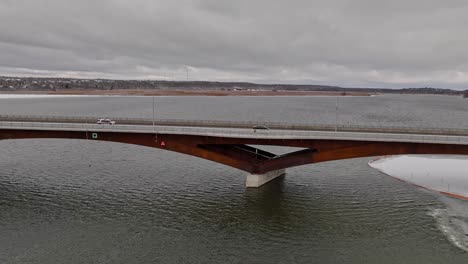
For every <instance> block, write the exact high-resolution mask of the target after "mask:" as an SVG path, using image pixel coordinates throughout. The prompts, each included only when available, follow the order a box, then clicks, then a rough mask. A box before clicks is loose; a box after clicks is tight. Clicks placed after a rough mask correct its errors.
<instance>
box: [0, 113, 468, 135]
mask: <svg viewBox="0 0 468 264" xmlns="http://www.w3.org/2000/svg"><path fill="white" fill-rule="evenodd" d="M107 118H110V119H112V120H115V121H116V122H117V125H118V124H122V125H146V126H151V125H152V124H153V120H151V119H147V118H129V117H107ZM96 120H97V118H96V117H89V116H88V117H78V116H76V117H74V116H35V115H0V121H2V122H14V123H16V124H17V125H18V124H19V123H21V122H36V123H47V126H48V127H50V125H51V123H67V124H76V125H83V124H87V125H90V124H96ZM154 122H155V125H157V126H174V127H179V131H180V129H183V128H184V127H190V129H191V131H193V128H194V127H205V128H249V129H253V128H254V127H256V126H264V127H267V128H269V129H275V130H289V131H291V130H305V131H340V132H368V133H403V134H428V135H460V136H465V135H468V129H461V128H436V127H411V126H377V125H366V126H363V125H353V124H338V125H335V124H304V123H301V124H299V123H284V122H257V121H223V120H183V119H157V120H155V121H154ZM5 125H6V123H4V124H3V126H5ZM77 128H78V127H77ZM255 130H256V131H257V132H260V131H261V129H255Z"/></svg>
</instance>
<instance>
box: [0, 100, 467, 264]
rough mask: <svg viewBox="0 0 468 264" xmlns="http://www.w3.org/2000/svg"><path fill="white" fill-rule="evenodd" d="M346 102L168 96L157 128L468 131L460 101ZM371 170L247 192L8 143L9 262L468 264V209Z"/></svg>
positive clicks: (175, 168) (141, 109) (44, 111)
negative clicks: (253, 124)
mask: <svg viewBox="0 0 468 264" xmlns="http://www.w3.org/2000/svg"><path fill="white" fill-rule="evenodd" d="M336 100H337V99H336V98H335V97H157V98H155V102H156V104H155V108H156V118H175V119H205V120H206V119H209V120H246V121H258V122H261V121H276V122H286V123H321V124H323V123H326V124H334V123H335V122H336V120H338V123H340V124H357V125H368V126H370V125H375V126H410V127H411V126H412V127H453V128H466V127H468V115H466V113H467V112H468V104H467V103H466V100H464V99H462V98H460V97H451V96H407V95H405V96H402V95H385V96H375V97H346V98H339V99H338V114H336V111H335V109H336ZM0 114H2V115H5V114H31V115H66V116H68V115H76V116H94V117H96V118H97V117H106V116H121V117H146V118H151V117H152V98H151V97H111V96H107V97H106V96H102V97H99V96H97V97H93V96H88V97H80V96H78V97H27V98H22V97H17V98H12V97H9V98H3V99H1V98H0ZM270 149H271V148H270ZM273 150H276V151H278V152H281V151H284V149H276V148H274V149H273ZM433 158H434V157H433V156H431V157H430V159H433ZM444 158H446V157H444ZM461 158H463V157H457V159H458V160H459V159H461ZM371 159H373V158H372V157H369V158H360V159H349V160H341V161H333V162H326V163H319V164H312V165H306V166H300V167H296V168H290V169H288V174H287V176H286V177H285V178H283V179H280V180H277V181H274V182H272V183H271V184H268V185H266V186H264V187H262V188H259V189H246V188H245V187H244V180H245V178H244V177H245V173H244V172H242V171H239V170H236V169H233V168H230V167H226V166H223V165H219V164H216V163H213V162H210V161H206V160H201V159H198V158H194V157H190V156H185V155H181V154H178V153H171V152H166V151H163V150H157V149H151V148H145V147H140V146H132V145H124V144H117V143H108V142H94V141H93V142H87V141H78V140H58V139H57V140H53V139H32V140H4V141H0V263H467V262H468V254H467V252H466V251H465V249H466V245H465V242H466V241H465V236H466V235H465V233H468V230H467V231H466V232H465V229H466V228H465V226H466V223H468V220H467V219H468V202H466V201H464V200H458V199H454V198H449V197H446V196H443V195H441V194H438V193H436V192H432V191H429V190H426V189H423V188H419V187H416V186H414V185H411V184H408V183H405V182H403V181H399V180H397V179H395V178H392V177H389V176H387V175H385V174H383V173H382V172H380V171H378V170H376V169H374V168H371V167H369V166H368V164H367V163H368V162H369V160H371ZM428 162H429V163H430V160H428ZM417 164H418V166H424V165H421V163H419V162H418V163H417ZM405 166H411V165H405ZM411 169H412V172H414V173H417V168H411ZM461 172H463V170H461ZM424 173H426V172H424ZM446 177H447V178H445V179H444V180H445V181H447V182H449V181H450V179H449V176H446ZM460 180H461V181H463V179H460V177H459V176H457V181H460ZM467 182H468V179H467ZM467 185H468V184H467Z"/></svg>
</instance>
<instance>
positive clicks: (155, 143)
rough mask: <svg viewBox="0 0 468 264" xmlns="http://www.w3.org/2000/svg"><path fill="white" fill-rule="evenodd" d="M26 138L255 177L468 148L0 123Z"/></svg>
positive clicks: (4, 134)
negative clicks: (120, 146)
mask: <svg viewBox="0 0 468 264" xmlns="http://www.w3.org/2000/svg"><path fill="white" fill-rule="evenodd" d="M27 138H68V139H83V140H99V141H110V142H120V143H127V144H135V145H141V146H146V147H153V148H159V149H165V150H169V151H174V152H179V153H183V154H187V155H192V156H195V157H199V158H203V159H207V160H211V161H214V162H218V163H222V164H225V165H228V166H231V167H234V168H237V169H240V170H243V171H246V172H249V173H250V174H252V175H256V176H258V175H269V176H265V178H263V179H260V181H259V182H263V181H264V180H265V179H267V178H268V179H269V178H274V177H272V176H271V175H273V174H272V173H273V172H275V173H274V174H275V175H276V176H279V175H281V174H283V172H284V169H286V168H289V167H294V166H299V165H304V164H310V163H317V162H323V161H331V160H339V159H348V158H358V157H369V156H381V155H398V154H462V155H466V154H468V145H456V144H428V143H405V142H378V141H352V140H316V139H255V138H226V137H212V136H192V135H176V134H154V133H125V132H100V131H94V132H93V131H48V130H14V129H0V140H2V139H27ZM252 145H272V146H285V147H298V148H302V150H299V151H294V152H291V153H287V154H284V155H276V154H273V153H270V152H268V151H265V150H261V149H258V148H256V147H253V146H252ZM262 184H263V183H262ZM254 185H261V184H254ZM254 185H252V186H254ZM255 187H257V186H255Z"/></svg>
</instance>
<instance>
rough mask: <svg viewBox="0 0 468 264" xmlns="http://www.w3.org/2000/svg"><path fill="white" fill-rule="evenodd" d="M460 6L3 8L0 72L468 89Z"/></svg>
mask: <svg viewBox="0 0 468 264" xmlns="http://www.w3.org/2000/svg"><path fill="white" fill-rule="evenodd" d="M467 14H468V1H466V0H444V1H440V0H391V1H390V0H388V1H387V0H289V1H286V0H284V1H280V0H235V1H234V0H230V1H224V0H79V1H76V0H73V1H71V0H0V75H3V76H44V77H72V78H108V79H156V80H157V79H161V80H198V81H200V80H207V81H247V82H257V83H292V84H328V85H340V86H344V87H384V88H401V87H440V88H451V89H468V15H467Z"/></svg>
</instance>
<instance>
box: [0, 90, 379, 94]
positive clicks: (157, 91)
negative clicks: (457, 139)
mask: <svg viewBox="0 0 468 264" xmlns="http://www.w3.org/2000/svg"><path fill="white" fill-rule="evenodd" d="M0 94H39V95H48V94H50V95H124V96H125V95H127V96H370V95H371V93H367V92H333V91H266V90H265V91H264V90H229V91H227V90H192V89H187V90H180V89H171V90H163V89H160V90H148V89H113V90H91V89H90V90H88V89H83V90H58V91H8V92H5V91H2V92H0Z"/></svg>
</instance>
